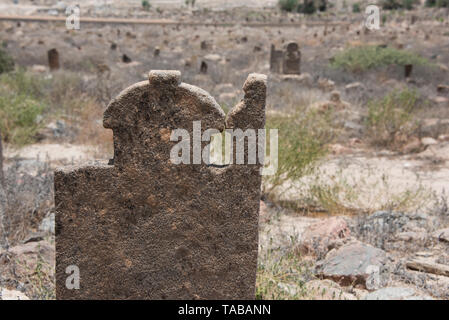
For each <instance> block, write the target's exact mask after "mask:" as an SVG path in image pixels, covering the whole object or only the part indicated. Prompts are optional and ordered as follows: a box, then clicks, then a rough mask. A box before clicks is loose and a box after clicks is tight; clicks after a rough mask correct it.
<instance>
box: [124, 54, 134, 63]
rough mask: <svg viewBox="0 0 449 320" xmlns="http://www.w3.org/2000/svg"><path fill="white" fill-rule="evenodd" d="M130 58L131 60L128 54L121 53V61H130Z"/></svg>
mask: <svg viewBox="0 0 449 320" xmlns="http://www.w3.org/2000/svg"><path fill="white" fill-rule="evenodd" d="M131 61H132V60H131V58H130V57H128V55H126V54H123V55H122V62H123V63H130V62H131Z"/></svg>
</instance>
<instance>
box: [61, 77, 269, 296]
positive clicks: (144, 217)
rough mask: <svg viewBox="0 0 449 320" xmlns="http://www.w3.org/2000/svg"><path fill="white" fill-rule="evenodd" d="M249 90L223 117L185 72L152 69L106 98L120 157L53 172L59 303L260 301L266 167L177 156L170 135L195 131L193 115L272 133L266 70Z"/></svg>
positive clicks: (215, 124) (204, 124) (216, 124)
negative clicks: (175, 159)
mask: <svg viewBox="0 0 449 320" xmlns="http://www.w3.org/2000/svg"><path fill="white" fill-rule="evenodd" d="M243 90H244V92H245V95H244V99H243V100H242V102H240V103H239V104H238V105H237V106H236V107H234V109H232V110H231V112H230V113H229V115H228V116H227V117H226V119H225V114H224V113H223V111H222V110H221V108H220V106H219V105H218V104H217V103H216V102H215V100H214V99H213V98H212V97H211V96H210V95H209V94H208V93H207V92H205V91H203V90H202V89H200V88H197V87H194V86H191V85H188V84H185V83H180V73H179V72H177V71H152V72H150V74H149V81H144V82H139V83H137V84H134V85H133V86H131V87H129V88H127V89H126V90H124V91H123V92H122V93H120V94H119V96H118V97H116V98H115V99H114V100H113V101H112V102H111V103H110V104H109V106H108V108H107V110H106V112H105V114H104V126H105V127H106V128H110V129H112V130H113V134H114V161H113V162H114V164H113V165H106V164H104V165H99V164H97V165H88V166H84V167H67V168H64V169H60V170H57V171H56V172H55V202H56V294H57V298H58V299H254V297H255V281H256V268H257V250H258V213H259V202H260V184H261V176H260V173H259V169H260V168H261V165H260V164H254V165H248V164H244V165H238V164H231V165H227V166H213V165H207V164H204V163H202V164H179V165H176V164H173V163H172V162H171V161H170V150H171V149H172V147H173V146H174V145H175V144H177V143H178V142H172V141H170V135H171V132H172V130H174V129H177V128H184V129H186V130H187V131H188V132H189V134H190V136H191V137H192V133H193V134H195V132H194V130H193V121H201V131H202V132H204V131H205V130H206V129H208V128H216V129H218V130H223V129H224V128H225V127H226V128H234V129H237V128H240V129H242V130H246V129H247V128H254V129H258V128H264V125H265V100H266V76H264V75H257V74H251V75H250V76H249V77H248V79H247V80H246V82H245V84H244V87H243ZM207 144H208V142H203V146H205V145H207ZM194 148H195V146H194V147H193V148H191V150H193V149H194ZM247 151H248V150H246V151H245V152H246V153H247ZM73 266H76V267H77V268H79V280H80V281H79V289H78V290H77V289H68V288H67V287H66V281H67V282H68V283H69V284H74V283H75V282H74V281H73V282H71V281H72V280H73V277H72V276H75V275H76V272H73V274H72V273H70V272H72V271H71V270H74V267H73ZM67 268H69V269H67ZM66 271H68V273H69V274H67V273H66ZM68 277H72V278H69V279H68ZM69 288H73V286H71V285H69Z"/></svg>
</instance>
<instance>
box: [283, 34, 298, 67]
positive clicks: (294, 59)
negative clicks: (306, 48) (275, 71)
mask: <svg viewBox="0 0 449 320" xmlns="http://www.w3.org/2000/svg"><path fill="white" fill-rule="evenodd" d="M282 70H283V72H284V74H301V52H300V51H299V46H298V44H297V43H296V42H290V43H289V44H287V46H286V50H285V54H284V64H283V66H282Z"/></svg>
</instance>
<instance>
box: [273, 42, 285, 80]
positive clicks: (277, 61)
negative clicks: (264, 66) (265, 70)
mask: <svg viewBox="0 0 449 320" xmlns="http://www.w3.org/2000/svg"><path fill="white" fill-rule="evenodd" d="M283 56H284V52H283V51H282V50H276V47H275V46H274V44H272V45H271V51H270V71H271V72H274V73H281V70H282V58H283Z"/></svg>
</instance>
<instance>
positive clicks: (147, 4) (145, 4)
mask: <svg viewBox="0 0 449 320" xmlns="http://www.w3.org/2000/svg"><path fill="white" fill-rule="evenodd" d="M142 8H143V9H144V10H146V11H148V10H150V8H151V4H150V2H149V1H148V0H143V1H142Z"/></svg>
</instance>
